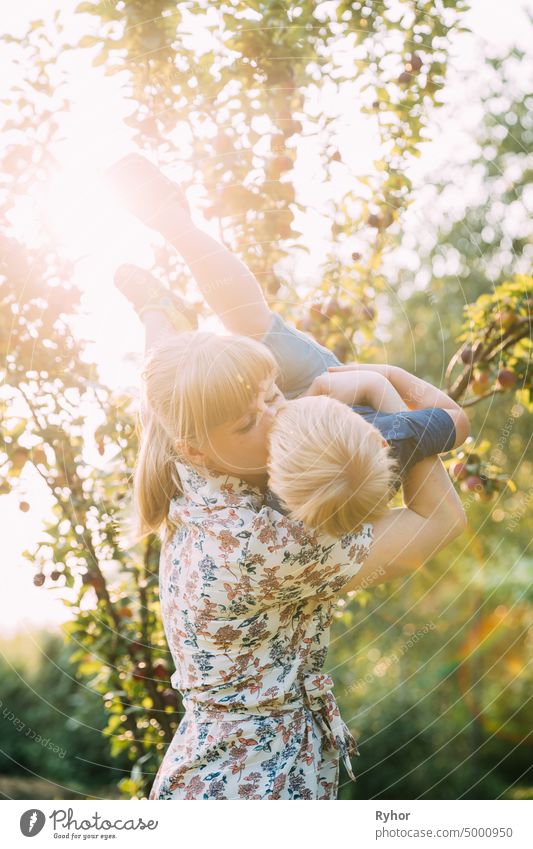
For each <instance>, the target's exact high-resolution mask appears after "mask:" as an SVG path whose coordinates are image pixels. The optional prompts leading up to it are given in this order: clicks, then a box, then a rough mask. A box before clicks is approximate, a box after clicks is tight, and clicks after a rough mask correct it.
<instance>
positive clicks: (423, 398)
mask: <svg viewBox="0 0 533 849" xmlns="http://www.w3.org/2000/svg"><path fill="white" fill-rule="evenodd" d="M367 370H370V371H372V372H374V373H375V372H378V373H379V374H381V375H383V377H385V378H386V379H387V380H389V381H390V383H391V384H392V385H393V386H394V388H395V389H396V390H397V392H398V394H399V395H400V396H401V398H402V400H403V401H404V402H405V403H406V404H407V405H408V407H409V408H410V409H414V410H424V409H428V408H430V407H439V408H440V409H442V410H446V412H447V413H448V415H449V416H450V418H451V419H452V421H453V423H454V425H455V432H456V441H455V447H457V446H459V445H462V444H463V442H464V441H465V439H466V438H467V436H469V435H470V421H469V419H468V416H467V414H466V413H465V411H464V410H463V408H462V407H461V406H460V405H459V404H457V402H456V401H454V400H453V399H452V398H450V396H449V395H446V393H445V392H442V390H440V389H437V387H436V386H433V385H432V384H431V383H428V382H427V380H422V378H420V377H416V376H415V375H414V374H410V372H408V371H406V370H405V369H403V368H399V366H389V365H375V364H370V363H368V364H366V363H365V364H359V363H355V364H353V365H347V366H332V367H330V368H329V369H328V372H329V373H331V374H347V373H350V372H358V371H367Z"/></svg>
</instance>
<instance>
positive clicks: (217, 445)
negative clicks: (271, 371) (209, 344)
mask: <svg viewBox="0 0 533 849" xmlns="http://www.w3.org/2000/svg"><path fill="white" fill-rule="evenodd" d="M285 403H286V401H285V398H284V396H283V395H282V393H281V392H280V390H279V389H278V387H277V386H276V384H275V382H274V380H273V379H272V378H270V379H267V380H265V381H263V383H262V384H260V391H259V394H258V396H257V398H256V400H255V401H254V402H253V403H252V404H251V405H250V408H249V409H248V410H247V411H246V413H245V414H244V415H243V416H241V418H239V419H237V420H236V421H234V422H230V423H227V424H224V425H219V427H216V428H213V429H212V430H211V433H210V434H209V441H208V444H207V445H205V446H202V450H203V453H204V455H205V458H206V460H207V461H208V463H209V468H211V469H214V470H216V471H220V472H227V473H228V474H232V475H236V476H237V477H242V478H245V479H248V478H250V479H251V480H252V481H253V479H254V478H255V477H257V479H258V480H259V479H261V478H262V477H264V475H265V474H266V469H267V461H268V433H269V430H270V427H271V425H272V421H273V419H274V416H275V414H276V412H277V411H278V410H279V409H280V408H281V406H283V404H285Z"/></svg>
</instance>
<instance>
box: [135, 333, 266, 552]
mask: <svg viewBox="0 0 533 849" xmlns="http://www.w3.org/2000/svg"><path fill="white" fill-rule="evenodd" d="M276 372H277V366H276V361H275V359H274V357H273V356H272V354H271V353H270V351H269V350H268V348H266V347H265V346H264V345H262V344H261V343H260V342H257V341H255V340H253V339H249V338H248V337H245V336H236V335H234V336H219V335H217V334H215V333H208V332H203V331H190V332H184V333H180V334H178V335H176V341H175V342H172V343H169V344H167V345H164V346H161V347H158V348H155V349H153V351H152V352H151V353H150V355H149V356H148V358H147V359H146V361H145V364H144V370H143V372H142V378H143V380H144V393H143V394H144V397H145V402H146V408H145V413H144V415H143V418H144V424H143V423H142V421H141V419H140V418H139V419H138V422H137V425H138V432H139V435H140V446H139V453H138V456H137V461H136V465H135V470H134V476H133V496H134V506H135V512H136V528H135V531H134V538H135V541H138V540H139V539H141V538H142V537H143V536H145V535H146V534H148V533H157V532H159V531H160V529H161V526H162V525H163V523H165V524H166V527H167V528H172V527H174V525H173V523H172V522H171V521H170V520H169V518H168V509H169V505H170V500H171V498H172V497H173V496H174V495H176V494H179V493H180V492H181V491H182V490H181V482H180V478H179V474H178V471H177V468H176V461H177V460H180V459H182V457H181V456H180V454H179V452H178V450H177V449H176V442H178V443H179V442H185V443H187V444H188V445H190V446H193V447H199V446H201V445H202V444H203V443H205V442H206V440H207V439H208V438H209V432H210V430H211V429H212V428H214V427H217V426H218V425H221V424H224V423H226V422H231V421H237V420H238V419H239V418H241V417H242V416H243V415H244V414H245V413H246V412H247V410H248V409H249V407H250V404H251V403H252V402H253V401H254V400H255V398H257V395H258V393H259V391H260V386H259V384H260V382H261V381H263V380H264V379H266V378H269V377H271V376H275V375H276ZM187 462H189V463H190V461H189V460H188V461H187Z"/></svg>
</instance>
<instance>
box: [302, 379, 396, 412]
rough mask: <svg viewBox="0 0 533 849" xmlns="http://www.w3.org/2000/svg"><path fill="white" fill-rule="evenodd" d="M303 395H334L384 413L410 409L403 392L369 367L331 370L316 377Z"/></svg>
mask: <svg viewBox="0 0 533 849" xmlns="http://www.w3.org/2000/svg"><path fill="white" fill-rule="evenodd" d="M303 395H331V396H332V397H333V398H336V399H337V400H338V401H342V402H343V403H344V404H349V405H350V406H351V407H352V406H355V405H368V406H369V407H373V408H374V410H380V412H382V413H397V412H399V411H400V410H407V409H408V407H407V405H406V404H405V403H404V401H403V400H402V397H401V395H400V393H399V392H398V391H397V389H395V387H394V386H393V385H392V383H391V382H390V381H389V380H387V378H386V377H385V375H384V374H380V373H379V372H377V371H373V370H370V369H367V370H361V371H359V370H355V369H354V370H349V371H348V370H346V371H344V372H337V373H335V372H334V370H333V369H330V370H329V371H326V372H324V374H321V375H319V377H317V378H315V380H314V381H313V383H312V384H311V386H310V387H309V389H308V390H307V392H304V393H303Z"/></svg>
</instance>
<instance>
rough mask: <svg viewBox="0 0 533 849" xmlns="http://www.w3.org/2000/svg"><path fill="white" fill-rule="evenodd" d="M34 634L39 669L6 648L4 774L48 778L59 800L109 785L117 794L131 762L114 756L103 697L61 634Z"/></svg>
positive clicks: (1, 734)
mask: <svg viewBox="0 0 533 849" xmlns="http://www.w3.org/2000/svg"><path fill="white" fill-rule="evenodd" d="M34 636H35V637H36V638H38V640H39V647H40V651H41V653H42V654H41V655H40V657H39V660H38V663H37V665H36V667H34V668H28V665H27V663H25V662H24V661H21V659H17V658H12V657H11V653H10V651H9V646H2V649H3V652H2V660H1V664H0V665H1V673H2V697H1V711H0V750H1V752H2V755H1V766H0V774H2V775H3V774H6V773H9V774H10V775H12V776H21V777H23V776H24V777H28V776H39V777H41V778H44V779H46V780H47V781H49V782H51V783H53V784H55V785H56V786H55V788H54V789H55V793H56V794H57V795H56V798H68V797H69V795H71V794H72V793H74V792H78V793H82V794H88V795H90V794H91V792H96V793H98V792H101V789H102V787H103V786H106V787H108V788H111V792H112V785H113V784H114V783H116V782H117V780H118V779H119V778H120V777H121V775H123V774H124V772H125V771H127V768H128V760H127V758H126V757H124V756H122V757H120V758H115V759H113V758H112V757H111V755H110V754H109V749H108V745H107V741H106V740H105V738H104V736H103V734H102V730H103V728H104V726H105V723H106V711H105V709H104V706H103V704H102V700H101V698H100V696H99V695H98V693H97V692H95V691H94V690H92V689H91V688H90V687H81V686H80V683H79V681H78V680H76V678H75V677H74V676H73V674H72V673H73V666H72V649H71V648H69V647H67V646H64V645H63V644H62V641H61V639H60V638H58V637H57V636H55V635H54V636H50V635H46V634H45V633H43V634H35V635H34ZM5 649H7V653H6V655H4V650H5Z"/></svg>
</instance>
